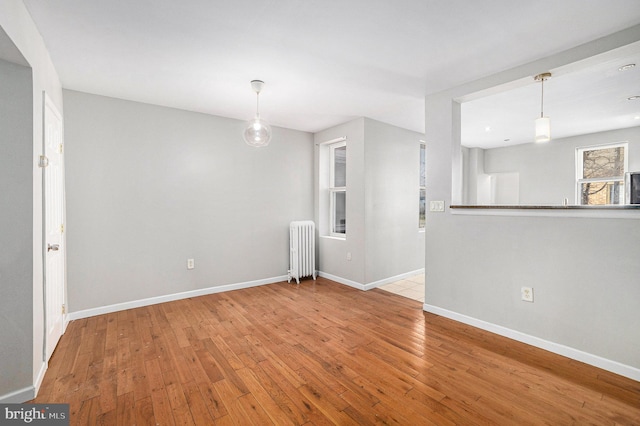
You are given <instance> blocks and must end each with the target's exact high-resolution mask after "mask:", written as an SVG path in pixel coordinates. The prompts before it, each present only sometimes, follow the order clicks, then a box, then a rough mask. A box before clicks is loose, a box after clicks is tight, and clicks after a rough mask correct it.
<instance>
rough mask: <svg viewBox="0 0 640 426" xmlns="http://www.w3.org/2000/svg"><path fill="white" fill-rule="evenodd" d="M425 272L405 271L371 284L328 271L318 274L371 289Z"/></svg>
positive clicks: (350, 285)
mask: <svg viewBox="0 0 640 426" xmlns="http://www.w3.org/2000/svg"><path fill="white" fill-rule="evenodd" d="M418 274H424V268H422V269H416V270H415V271H411V272H405V273H404V274H400V275H396V276H394V277H389V278H385V279H382V280H379V281H374V282H372V283H369V284H360V283H357V282H355V281H351V280H348V279H346V278H342V277H338V276H336V275H331V274H328V273H326V272H322V271H318V276H320V277H323V278H327V279H330V280H331V281H335V282H337V283H340V284H344V285H348V286H349V287H353V288H357V289H358V290H364V291H366V290H371V289H372V288H376V287H380V286H381V285H385V284H389V283H392V282H395V281H400V280H403V279H405V278H409V277H412V276H414V275H418Z"/></svg>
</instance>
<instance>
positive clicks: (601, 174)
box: [577, 144, 627, 205]
mask: <svg viewBox="0 0 640 426" xmlns="http://www.w3.org/2000/svg"><path fill="white" fill-rule="evenodd" d="M626 151H627V145H626V144H621V145H615V146H607V147H593V148H579V149H578V151H577V154H578V179H577V185H578V186H577V190H578V198H579V203H580V204H582V205H607V204H623V203H624V173H625V171H626Z"/></svg>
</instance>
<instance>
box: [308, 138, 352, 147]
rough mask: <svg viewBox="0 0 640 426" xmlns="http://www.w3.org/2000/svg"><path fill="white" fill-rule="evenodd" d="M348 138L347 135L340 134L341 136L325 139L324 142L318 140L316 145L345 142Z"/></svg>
mask: <svg viewBox="0 0 640 426" xmlns="http://www.w3.org/2000/svg"><path fill="white" fill-rule="evenodd" d="M346 140H347V137H346V136H340V137H339V138H335V139H331V140H330V141H324V142H318V143H317V144H316V145H318V146H321V145H330V144H332V143H337V142H344V141H346Z"/></svg>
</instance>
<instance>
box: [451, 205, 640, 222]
mask: <svg viewBox="0 0 640 426" xmlns="http://www.w3.org/2000/svg"><path fill="white" fill-rule="evenodd" d="M597 207H598V208H594V209H589V208H580V209H572V208H567V209H560V208H554V209H548V210H545V209H526V208H522V209H518V208H504V209H500V208H487V209H483V208H468V209H465V208H464V207H457V208H453V209H449V212H451V214H452V215H460V216H526V217H573V218H575V217H582V218H591V219H640V214H639V213H640V212H639V211H638V210H637V209H624V208H618V207H617V206H612V208H611V209H607V208H606V207H602V206H597Z"/></svg>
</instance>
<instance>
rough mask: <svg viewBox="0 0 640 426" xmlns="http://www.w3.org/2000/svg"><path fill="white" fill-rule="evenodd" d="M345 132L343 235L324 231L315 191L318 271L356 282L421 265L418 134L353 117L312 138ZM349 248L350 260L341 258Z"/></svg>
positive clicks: (365, 284) (372, 282) (373, 281)
mask: <svg viewBox="0 0 640 426" xmlns="http://www.w3.org/2000/svg"><path fill="white" fill-rule="evenodd" d="M343 136H345V137H347V141H346V143H347V213H346V215H347V235H346V239H339V238H332V237H328V236H326V234H327V229H326V227H324V226H323V225H322V224H323V221H326V214H325V213H326V212H325V210H326V208H328V207H327V206H326V205H325V204H326V203H322V202H321V200H322V194H321V193H319V192H318V180H317V179H318V175H319V172H320V164H319V161H320V155H319V153H320V150H319V148H318V147H317V146H316V160H315V169H316V189H315V192H316V221H318V222H319V223H320V226H319V234H320V238H319V243H318V246H319V262H318V269H319V270H320V271H321V273H323V274H325V275H326V276H329V277H331V278H334V279H338V280H339V281H341V282H344V283H347V284H351V285H354V286H356V287H358V288H370V287H371V286H376V285H379V284H380V283H382V282H385V281H386V280H388V279H392V278H394V277H397V276H401V275H403V274H407V273H410V272H414V271H417V270H421V269H422V268H424V232H419V230H418V204H419V184H420V182H419V174H420V163H419V160H420V139H422V135H420V134H419V133H416V132H412V131H409V130H405V129H401V128H399V127H395V126H391V125H388V124H385V123H381V122H379V121H375V120H371V119H368V118H359V119H356V120H353V121H350V122H348V123H344V124H341V125H339V126H335V127H332V128H330V129H327V130H324V131H322V132H318V133H316V134H315V135H314V140H315V143H316V144H322V143H324V142H327V141H330V140H333V139H336V138H338V137H343ZM347 253H350V254H351V260H348V259H347Z"/></svg>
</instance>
